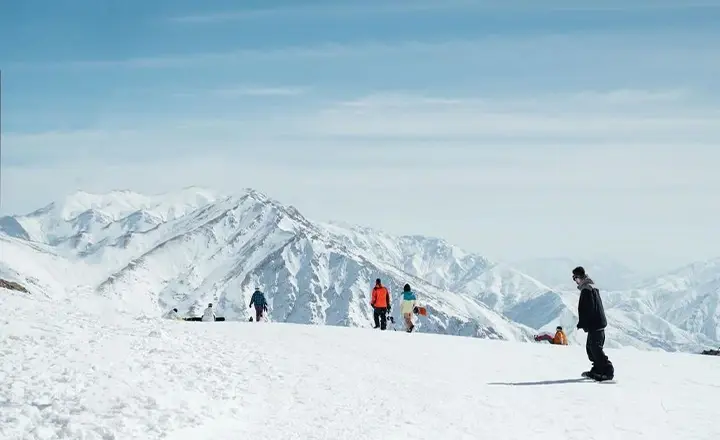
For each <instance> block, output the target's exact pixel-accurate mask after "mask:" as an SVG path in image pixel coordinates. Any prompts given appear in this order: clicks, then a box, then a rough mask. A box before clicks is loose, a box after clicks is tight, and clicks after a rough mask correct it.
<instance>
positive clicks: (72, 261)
mask: <svg viewBox="0 0 720 440" xmlns="http://www.w3.org/2000/svg"><path fill="white" fill-rule="evenodd" d="M718 261H720V260H718ZM718 261H710V262H704V263H696V264H693V265H690V266H688V267H686V268H683V269H680V270H678V271H677V272H674V273H671V274H668V275H663V276H661V277H658V278H655V279H652V280H639V279H638V280H637V283H635V287H634V288H632V289H630V288H627V289H623V290H613V289H608V288H607V287H606V286H605V284H604V282H605V279H604V278H607V279H608V283H610V285H616V286H617V285H623V286H626V285H629V284H627V283H628V282H629V279H630V278H631V277H630V276H629V275H628V272H627V270H625V269H624V268H622V267H620V266H619V265H617V264H613V263H612V262H604V263H602V264H598V265H593V264H585V266H586V267H587V269H588V271H589V273H590V274H591V276H592V277H593V278H594V279H595V281H596V282H597V285H598V287H599V288H600V289H601V292H602V295H603V298H604V301H605V306H606V311H607V314H608V319H609V321H610V325H609V328H608V341H607V345H608V347H621V346H632V347H636V348H641V349H650V350H667V351H678V350H680V351H692V352H698V351H700V350H702V349H706V348H708V347H717V346H718V345H720V342H718V341H720V330H719V329H720V315H719V314H720V308H718V304H719V303H720V263H719V262H718ZM574 266H575V264H574V263H573V262H572V261H571V260H562V259H548V260H546V261H544V262H543V261H541V260H536V261H535V262H534V263H532V264H530V263H529V262H525V263H524V265H520V268H519V267H516V266H514V265H512V264H507V263H503V262H497V261H491V260H490V259H488V258H486V257H484V256H481V255H478V254H474V253H471V252H468V251H465V250H463V249H461V248H459V247H457V246H454V245H452V244H450V243H447V242H446V241H444V240H441V239H438V238H432V237H422V236H393V235H390V234H387V233H384V232H382V231H378V230H374V229H370V228H365V227H361V226H356V225H348V224H345V223H338V222H333V223H321V222H315V221H312V220H310V219H307V218H305V217H304V216H303V215H302V214H300V212H298V211H297V209H295V208H294V207H292V206H285V205H283V204H281V203H279V202H277V201H275V200H273V199H271V198H269V197H267V196H266V195H264V194H262V193H260V192H258V191H255V190H252V189H248V190H244V191H241V192H240V193H238V194H232V195H220V194H215V193H214V192H212V191H209V190H206V189H201V188H186V189H184V190H182V191H179V192H177V193H168V194H161V195H152V196H148V195H142V194H137V193H133V192H130V191H114V192H111V193H108V194H89V193H85V192H79V193H76V194H73V195H70V196H68V197H66V198H65V199H64V200H61V201H57V202H54V203H51V204H49V205H48V206H46V207H44V208H42V209H39V210H37V211H35V212H33V213H30V214H27V215H19V216H14V217H4V218H1V219H0V277H2V278H5V279H8V280H10V281H16V282H19V283H20V284H23V285H25V286H27V287H28V288H29V290H31V292H32V291H33V290H36V291H37V292H39V294H42V295H47V296H49V297H61V298H64V297H67V296H68V295H75V294H76V293H77V292H94V293H95V294H97V295H99V296H102V297H104V298H107V299H108V300H109V301H111V302H112V303H113V304H114V305H113V307H115V308H116V309H118V310H123V311H126V312H129V313H130V312H132V313H136V314H141V315H144V316H153V317H155V316H162V315H164V314H165V313H166V312H167V311H168V310H169V309H171V308H173V307H177V308H178V309H179V312H180V314H181V315H182V316H199V315H200V314H201V313H202V310H203V309H204V308H205V306H206V305H207V303H209V302H212V303H213V304H214V305H215V307H216V309H217V313H218V315H219V316H225V317H226V318H227V319H228V320H239V321H246V320H247V319H248V318H249V317H250V316H251V314H252V311H251V310H250V309H249V308H248V303H249V301H250V295H251V294H252V291H253V290H254V288H255V287H260V288H261V289H262V290H263V291H264V292H265V293H266V295H267V297H268V299H269V303H270V304H269V306H270V310H269V314H268V317H269V319H270V320H271V321H273V322H285V323H297V324H314V325H334V326H349V327H369V326H371V325H372V311H371V309H370V307H369V301H370V289H371V286H372V285H373V283H374V280H375V278H381V279H382V280H383V282H384V284H385V285H386V286H387V287H388V288H389V289H390V291H391V294H392V296H393V307H394V309H395V311H394V316H395V317H396V319H398V320H399V318H400V316H399V314H398V311H399V304H398V302H397V300H398V296H399V292H400V291H401V289H402V286H403V285H404V284H405V283H410V284H411V286H412V287H413V289H414V290H415V291H416V292H417V294H418V296H419V301H420V303H421V304H422V305H425V306H427V307H428V310H429V315H428V317H426V318H421V319H419V320H418V322H417V329H418V331H420V332H430V333H441V334H453V335H463V336H474V337H480V338H490V339H502V340H510V341H531V338H532V336H533V335H534V334H536V333H541V332H552V331H554V329H555V327H556V326H557V325H562V326H563V327H564V328H565V329H566V332H567V334H568V339H569V341H570V342H571V343H572V344H583V343H584V334H583V333H582V332H580V333H578V332H577V331H576V330H575V324H576V323H577V312H576V311H577V298H578V292H577V290H576V289H575V288H574V285H572V283H571V280H570V276H569V274H570V271H571V270H572V268H573V267H574ZM522 267H527V268H529V269H530V270H531V273H534V274H537V275H538V277H540V278H542V279H545V280H548V282H547V284H546V283H544V282H541V281H539V280H538V278H535V277H533V276H531V275H529V274H528V273H526V272H524V271H523V270H522V269H521V268H522ZM596 269H597V272H596V271H595V270H596ZM613 274H615V275H616V277H614V278H613V277H612V275H613ZM620 278H622V280H620ZM562 279H565V280H566V281H565V282H562V281H561V280H562Z"/></svg>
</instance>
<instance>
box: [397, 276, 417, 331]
mask: <svg viewBox="0 0 720 440" xmlns="http://www.w3.org/2000/svg"><path fill="white" fill-rule="evenodd" d="M416 302H417V296H416V295H415V292H413V291H412V289H410V284H405V286H403V296H402V306H401V307H400V313H402V315H403V318H405V331H406V332H408V333H411V332H412V331H413V329H414V328H415V324H413V322H412V318H413V313H414V311H415V303H416Z"/></svg>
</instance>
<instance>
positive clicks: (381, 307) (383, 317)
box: [370, 278, 390, 330]
mask: <svg viewBox="0 0 720 440" xmlns="http://www.w3.org/2000/svg"><path fill="white" fill-rule="evenodd" d="M370 305H371V306H372V307H373V320H374V321H375V327H374V328H380V330H385V329H386V328H387V314H388V313H390V292H388V290H387V288H386V287H385V286H383V285H382V281H381V280H380V278H378V279H377V280H375V287H373V291H372V298H371V300H370Z"/></svg>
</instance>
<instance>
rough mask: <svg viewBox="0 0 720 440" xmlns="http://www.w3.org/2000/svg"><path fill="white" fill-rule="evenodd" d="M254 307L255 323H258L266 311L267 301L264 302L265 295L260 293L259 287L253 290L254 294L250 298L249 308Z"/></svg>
mask: <svg viewBox="0 0 720 440" xmlns="http://www.w3.org/2000/svg"><path fill="white" fill-rule="evenodd" d="M253 305H255V321H256V322H260V318H262V317H263V312H266V311H267V301H266V300H265V294H264V293H262V292H261V291H260V288H259V287H256V288H255V292H253V294H252V298H250V306H249V307H252V306H253Z"/></svg>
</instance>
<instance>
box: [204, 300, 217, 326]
mask: <svg viewBox="0 0 720 440" xmlns="http://www.w3.org/2000/svg"><path fill="white" fill-rule="evenodd" d="M202 320H203V322H215V311H214V310H213V308H212V303H210V304H208V306H207V309H205V311H204V312H203V316H202Z"/></svg>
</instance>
